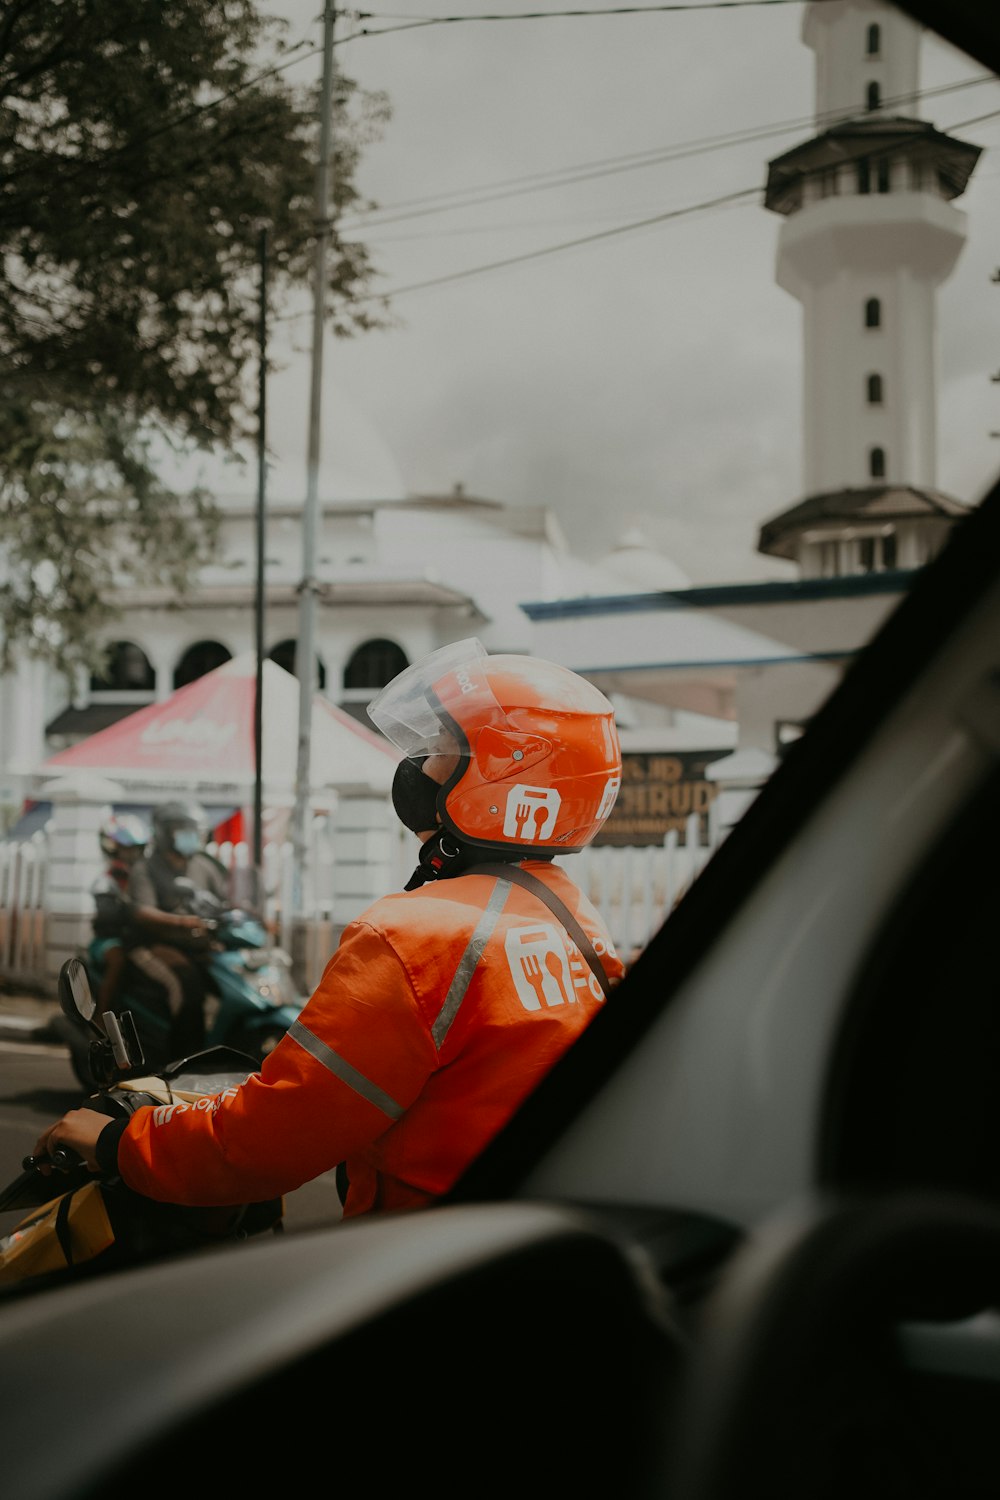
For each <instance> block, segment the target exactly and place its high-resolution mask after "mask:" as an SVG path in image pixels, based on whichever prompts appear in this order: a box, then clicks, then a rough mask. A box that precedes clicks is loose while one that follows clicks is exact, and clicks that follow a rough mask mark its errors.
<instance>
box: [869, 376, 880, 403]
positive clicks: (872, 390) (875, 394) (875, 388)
mask: <svg viewBox="0 0 1000 1500" xmlns="http://www.w3.org/2000/svg"><path fill="white" fill-rule="evenodd" d="M867 384H868V405H869V406H881V405H882V377H881V375H869V377H868V382H867Z"/></svg>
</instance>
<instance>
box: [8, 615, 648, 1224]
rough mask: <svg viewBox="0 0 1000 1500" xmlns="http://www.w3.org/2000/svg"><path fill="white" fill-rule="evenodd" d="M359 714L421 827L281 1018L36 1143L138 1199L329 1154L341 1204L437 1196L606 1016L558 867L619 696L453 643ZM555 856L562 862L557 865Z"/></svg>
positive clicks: (183, 1198)
mask: <svg viewBox="0 0 1000 1500" xmlns="http://www.w3.org/2000/svg"><path fill="white" fill-rule="evenodd" d="M368 712H369V716H370V717H371V719H372V720H373V722H374V723H375V724H376V726H377V727H378V728H379V729H380V730H381V731H382V733H383V734H384V735H385V736H386V737H387V739H389V740H390V741H391V742H392V743H393V744H394V745H395V746H396V748H397V749H398V750H400V751H401V752H402V755H403V759H402V760H401V762H400V764H399V768H398V770H397V773H396V778H395V784H394V787H393V802H394V805H395V809H396V812H397V814H398V816H399V818H400V820H401V821H402V822H403V823H404V824H405V825H406V826H407V827H408V828H410V829H412V830H413V832H415V833H416V834H418V836H419V837H420V839H421V850H420V859H419V863H418V866H417V868H416V870H415V871H414V873H413V875H412V876H411V878H410V880H409V882H408V883H407V887H406V889H405V890H403V891H395V892H393V893H392V894H390V895H387V896H384V897H382V899H381V900H378V901H376V902H374V903H373V904H372V905H371V906H369V907H368V908H367V909H366V910H365V911H364V912H362V913H361V914H360V916H358V917H357V918H356V919H355V920H354V921H352V922H350V923H349V924H348V925H347V927H346V928H345V929H344V932H343V934H342V936H341V939H340V944H339V946H338V948H337V951H336V952H335V953H334V955H333V957H332V958H331V959H330V962H329V963H328V964H327V967H326V971H325V973H324V974H323V977H322V979H321V980H320V982H319V984H318V986H317V987H316V990H315V991H314V993H313V995H312V996H311V998H310V1000H309V1002H308V1004H307V1005H306V1006H305V1007H304V1009H303V1010H302V1013H301V1015H300V1016H299V1018H298V1020H297V1021H295V1023H294V1024H293V1025H292V1026H291V1027H290V1028H289V1030H288V1032H287V1034H286V1035H285V1036H284V1037H283V1038H282V1040H281V1041H280V1042H279V1043H278V1045H277V1046H276V1047H275V1049H274V1051H273V1052H272V1053H270V1055H269V1056H268V1057H266V1058H265V1059H264V1061H263V1063H262V1064H261V1067H260V1070H259V1071H258V1072H256V1073H253V1074H251V1076H250V1077H249V1078H248V1079H247V1081H246V1082H245V1083H244V1084H243V1085H242V1086H241V1087H240V1088H238V1089H233V1090H227V1092H226V1093H225V1094H222V1095H220V1096H218V1097H217V1098H216V1099H214V1100H213V1101H212V1106H211V1108H209V1109H204V1108H197V1109H195V1108H192V1107H190V1106H188V1105H186V1104H180V1105H175V1106H172V1107H171V1108H170V1109H169V1110H162V1109H161V1110H156V1109H152V1108H149V1107H145V1108H141V1109H139V1110H138V1111H137V1112H136V1113H135V1114H133V1115H132V1116H131V1117H130V1118H129V1119H128V1120H127V1121H112V1122H111V1123H110V1124H109V1123H108V1121H107V1119H106V1118H105V1117H104V1116H102V1115H98V1114H96V1113H94V1112H93V1111H90V1110H87V1109H80V1110H74V1111H71V1112H70V1113H69V1114H68V1115H66V1116H64V1117H63V1119H62V1120H60V1121H58V1122H57V1123H56V1124H55V1125H54V1126H52V1127H51V1128H50V1129H49V1130H48V1131H46V1132H45V1134H44V1135H43V1136H42V1137H40V1139H39V1142H38V1145H37V1147H36V1151H37V1154H39V1155H43V1154H44V1153H45V1152H46V1150H47V1149H48V1148H49V1146H51V1145H52V1144H54V1143H60V1142H62V1143H65V1144H66V1145H68V1146H72V1147H73V1148H74V1149H75V1150H77V1151H79V1152H80V1153H81V1155H83V1156H84V1159H85V1160H86V1161H87V1162H88V1164H89V1165H90V1166H91V1168H92V1169H93V1170H96V1169H97V1168H98V1167H100V1168H101V1169H102V1170H104V1171H108V1172H118V1173H119V1174H120V1175H121V1177H122V1178H123V1179H124V1181H125V1182H126V1183H127V1184H128V1186H129V1187H131V1188H133V1189H135V1191H137V1192H140V1193H143V1194H145V1195H146V1196H147V1197H150V1198H158V1199H161V1200H165V1201H166V1202H171V1203H183V1204H232V1203H244V1202H256V1201H266V1200H267V1199H269V1198H271V1197H275V1196H278V1195H280V1194H282V1193H288V1192H292V1191H293V1190H294V1189H295V1188H297V1187H299V1186H300V1185H301V1184H302V1183H304V1182H307V1181H309V1180H310V1179H311V1178H314V1177H318V1176H319V1175H320V1174H322V1173H326V1172H329V1171H331V1170H333V1169H334V1168H336V1169H337V1184H338V1189H339V1191H340V1193H341V1200H342V1202H343V1209H344V1217H345V1218H350V1217H353V1216H356V1215H358V1214H364V1213H370V1212H377V1211H383V1210H386V1211H388V1210H393V1211H395V1210H403V1209H414V1208H418V1207H421V1206H422V1205H424V1204H427V1203H430V1202H432V1201H433V1200H435V1199H437V1198H440V1197H441V1196H442V1195H443V1194H444V1193H446V1192H447V1191H448V1190H449V1188H451V1187H452V1186H453V1185H454V1184H455V1182H456V1181H457V1180H458V1178H459V1177H460V1176H461V1174H462V1173H463V1172H464V1171H465V1169H466V1167H468V1166H469V1164H470V1163H471V1162H472V1161H473V1160H474V1159H475V1158H476V1156H478V1154H479V1153H480V1151H481V1150H482V1149H483V1148H484V1146H485V1145H486V1144H487V1143H488V1141H490V1140H491V1139H492V1137H493V1136H494V1135H495V1134H496V1132H497V1131H498V1130H499V1129H500V1128H501V1127H502V1126H503V1125H504V1124H505V1123H506V1122H507V1121H508V1120H509V1119H510V1117H511V1116H512V1115H513V1113H514V1112H515V1110H516V1109H517V1108H518V1107H519V1105H520V1104H521V1102H522V1101H523V1100H524V1099H525V1097H526V1096H527V1095H528V1094H529V1093H530V1092H531V1091H532V1089H533V1088H534V1087H535V1086H536V1085H537V1084H538V1083H539V1082H540V1080H541V1079H542V1078H543V1077H544V1076H545V1074H546V1073H547V1072H548V1071H549V1069H550V1068H551V1067H552V1066H553V1065H554V1064H555V1063H556V1062H557V1061H558V1060H559V1058H560V1057H562V1055H563V1054H564V1053H565V1052H566V1050H567V1048H569V1047H570V1046H571V1045H572V1044H573V1042H574V1040H575V1039H576V1038H577V1037H578V1036H579V1035H580V1033H581V1032H582V1031H583V1030H584V1029H585V1028H586V1027H587V1026H588V1025H589V1024H590V1021H591V1019H592V1018H593V1017H594V1016H595V1015H596V1014H597V1013H598V1012H599V1011H600V1010H601V1008H602V1006H603V1005H604V1003H605V1001H606V999H607V997H608V995H609V994H610V993H611V991H612V988H613V986H614V985H615V984H616V983H617V982H618V980H619V979H620V978H621V975H622V972H623V965H622V961H621V959H620V958H619V957H618V955H617V954H616V952H615V950H614V947H613V945H612V942H611V939H610V937H609V935H608V933H607V930H606V929H605V927H604V924H603V922H602V921H601V918H600V916H599V915H598V913H597V912H596V911H595V909H594V907H593V906H592V905H591V903H590V902H589V901H588V900H587V898H586V896H585V895H584V894H583V893H582V892H581V891H580V890H579V889H578V887H577V886H576V885H574V883H573V881H572V879H571V878H570V876H569V875H568V874H567V872H566V871H565V870H564V869H563V868H562V860H563V857H564V856H568V855H571V854H573V853H574V852H575V851H576V850H578V849H582V848H583V847H584V846H585V845H586V844H588V843H589V842H590V841H591V839H592V838H593V837H594V835H595V834H596V833H597V832H598V830H599V829H600V828H601V826H602V824H603V823H604V821H605V819H606V818H607V816H608V814H609V813H610V811H611V809H612V807H613V805H614V801H615V796H616V794H617V791H618V787H619V784H620V782H621V768H622V764H621V750H620V747H619V743H618V734H617V730H616V728H615V722H614V712H613V709H612V706H611V704H610V703H609V702H608V700H607V699H606V698H605V697H604V695H603V694H602V693H600V692H598V690H597V689H596V688H595V687H594V686H593V685H592V684H591V683H589V682H587V681H586V679H585V678H583V677H580V676H578V675H577V674H576V673H574V672H570V671H568V670H567V669H566V668H565V667H561V666H558V665H556V664H555V663H554V662H547V661H543V660H539V659H536V658H533V657H528V656H489V655H487V653H486V651H485V650H484V649H483V647H482V645H481V644H480V642H479V641H477V640H474V639H472V640H465V641H458V642H456V643H455V644H453V645H451V646H446V647H444V648H442V649H441V650H439V651H436V652H434V653H432V655H431V656H430V657H428V658H426V659H425V660H424V661H422V662H418V663H415V664H414V665H413V666H411V667H408V668H407V669H406V670H405V671H404V672H402V673H401V674H400V675H399V676H398V677H397V678H395V679H394V680H393V681H392V682H390V683H389V684H388V686H387V687H385V688H383V690H382V691H381V692H380V693H379V694H378V696H377V697H376V698H375V699H374V701H373V702H372V704H371V705H370V707H369V710H368ZM557 856H558V859H559V863H558V864H557V863H556V857H557Z"/></svg>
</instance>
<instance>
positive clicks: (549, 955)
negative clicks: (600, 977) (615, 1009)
mask: <svg viewBox="0 0 1000 1500" xmlns="http://www.w3.org/2000/svg"><path fill="white" fill-rule="evenodd" d="M504 952H505V954H506V957H507V963H508V965H509V967H510V974H511V978H512V979H513V981H514V988H515V989H516V990H517V998H518V999H519V1000H520V1002H521V1004H522V1005H523V1006H524V1008H525V1010H542V1009H543V1008H544V1007H545V1006H550V1007H551V1006H557V1005H573V1004H574V1003H576V1002H577V1001H579V1000H580V999H581V995H580V994H578V993H577V992H578V991H583V992H584V993H585V994H586V993H587V992H589V994H590V995H591V996H592V997H593V999H595V1000H603V999H604V991H603V990H602V989H601V986H600V985H599V984H598V982H597V979H596V978H595V977H594V975H593V974H592V973H591V970H590V966H589V964H588V963H587V962H586V960H585V959H584V957H583V954H582V953H581V952H580V950H579V948H577V946H576V944H575V943H572V942H569V940H568V939H567V938H566V937H565V936H564V934H563V931H562V928H561V927H556V926H554V925H553V924H552V923H551V922H532V923H531V925H530V926H528V927H512V928H511V930H510V931H509V932H508V933H507V937H506V941H505V943H504Z"/></svg>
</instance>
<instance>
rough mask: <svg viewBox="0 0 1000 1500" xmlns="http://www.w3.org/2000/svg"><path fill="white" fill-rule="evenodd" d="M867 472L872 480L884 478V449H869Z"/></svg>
mask: <svg viewBox="0 0 1000 1500" xmlns="http://www.w3.org/2000/svg"><path fill="white" fill-rule="evenodd" d="M868 472H869V474H870V475H871V477H872V478H873V479H884V478H885V449H884V448H869V450H868Z"/></svg>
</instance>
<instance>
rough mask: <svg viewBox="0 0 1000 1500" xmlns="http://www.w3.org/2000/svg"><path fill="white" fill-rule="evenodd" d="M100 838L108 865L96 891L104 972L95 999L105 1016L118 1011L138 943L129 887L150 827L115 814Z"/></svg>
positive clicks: (132, 817) (97, 930)
mask: <svg viewBox="0 0 1000 1500" xmlns="http://www.w3.org/2000/svg"><path fill="white" fill-rule="evenodd" d="M99 837H100V843H101V850H102V852H103V853H104V854H105V855H106V856H107V860H108V864H107V869H106V870H105V872H104V876H103V878H102V879H101V880H100V881H98V883H97V884H96V885H95V886H94V888H93V897H94V920H93V929H94V940H95V942H94V956H95V958H96V959H97V961H98V963H99V965H100V971H101V980H100V984H99V985H98V988H97V993H96V995H95V996H94V998H95V1000H96V1002H97V1009H98V1011H99V1013H100V1014H102V1015H103V1013H104V1012H105V1011H106V1010H113V1009H114V1006H115V1001H116V999H117V998H118V993H119V990H120V988H121V982H122V977H123V975H124V973H125V968H126V965H127V963H128V957H129V950H130V949H131V947H132V946H133V945H134V943H135V942H136V941H138V939H137V934H136V930H135V925H134V922H133V920H132V903H131V902H130V900H129V899H128V883H129V877H130V876H131V873H132V869H133V867H134V865H135V864H136V861H137V860H140V859H141V858H142V857H143V855H144V854H145V852H146V845H147V844H148V843H149V826H148V824H147V823H146V822H145V820H144V819H143V818H140V817H138V816H137V815H136V814H135V813H122V814H115V815H113V816H111V817H110V818H107V819H106V820H105V821H104V823H102V825H101V831H100V835H99Z"/></svg>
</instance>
